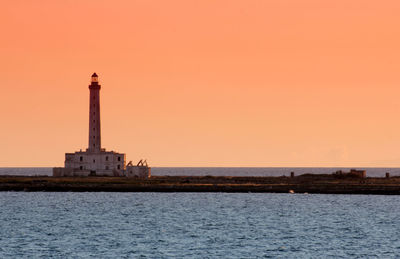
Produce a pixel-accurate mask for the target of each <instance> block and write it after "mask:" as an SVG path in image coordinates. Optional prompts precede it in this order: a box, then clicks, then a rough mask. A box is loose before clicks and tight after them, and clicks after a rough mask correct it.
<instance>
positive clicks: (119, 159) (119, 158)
mask: <svg viewBox="0 0 400 259" xmlns="http://www.w3.org/2000/svg"><path fill="white" fill-rule="evenodd" d="M118 161H121V157H120V156H119V157H118ZM118 169H119V168H118Z"/></svg>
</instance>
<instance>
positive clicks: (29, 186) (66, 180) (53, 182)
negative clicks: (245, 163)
mask: <svg viewBox="0 0 400 259" xmlns="http://www.w3.org/2000/svg"><path fill="white" fill-rule="evenodd" d="M0 191H25V192H37V191H43V192H231V193H234V192H237V193H246V192H257V193H310V194H311V193H321V194H382V195H400V178H399V177H392V178H362V179H360V178H353V177H345V178H338V177H335V176H333V175H300V176H296V177H284V176H282V177H214V176H202V177H196V176H155V177H152V178H150V179H136V178H122V177H37V176H35V177H27V176H0Z"/></svg>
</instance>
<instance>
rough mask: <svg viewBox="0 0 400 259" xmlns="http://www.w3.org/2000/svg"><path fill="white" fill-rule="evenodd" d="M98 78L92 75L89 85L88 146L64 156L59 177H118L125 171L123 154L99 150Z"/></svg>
mask: <svg viewBox="0 0 400 259" xmlns="http://www.w3.org/2000/svg"><path fill="white" fill-rule="evenodd" d="M100 89H101V86H100V84H99V77H98V75H97V74H96V73H94V74H93V75H92V77H91V80H90V85H89V92H90V94H89V146H88V148H87V149H86V151H82V150H81V151H78V152H75V153H66V154H65V169H63V170H61V171H60V172H61V173H59V175H60V174H61V175H64V176H68V175H74V176H87V175H100V176H103V175H104V176H120V175H123V173H124V171H125V169H126V156H125V154H123V153H118V152H114V151H106V150H105V149H104V148H101V128H100Z"/></svg>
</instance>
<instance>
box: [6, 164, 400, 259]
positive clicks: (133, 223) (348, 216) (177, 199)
mask: <svg viewBox="0 0 400 259" xmlns="http://www.w3.org/2000/svg"><path fill="white" fill-rule="evenodd" d="M275 169H276V168H275ZM275 169H268V168H241V169H238V168H234V169H226V168H225V169H223V168H180V169H173V168H154V169H153V174H157V175H159V174H160V175H256V176H262V175H287V174H288V173H289V174H290V172H291V171H294V172H295V173H296V174H297V173H298V174H301V173H312V172H314V171H313V170H314V169H304V170H305V171H301V170H300V168H297V169H295V168H285V169H283V168H281V169H280V170H275ZM332 169H333V171H334V170H336V168H330V169H326V172H327V173H329V172H330V171H332ZM358 169H360V168H358ZM378 171H379V174H378ZM386 171H388V172H390V173H393V174H396V173H399V169H392V170H389V169H387V168H382V172H381V171H380V169H379V170H378V169H376V171H374V170H370V169H367V174H368V175H369V176H370V172H376V174H377V176H383V175H384V173H385V172H386ZM0 172H1V173H2V174H4V173H6V174H16V175H21V174H22V172H25V174H28V172H29V174H30V175H42V174H43V173H44V172H47V174H49V173H51V169H50V168H47V169H43V168H41V169H38V168H36V169H32V168H29V169H27V168H22V169H21V168H19V169H12V170H10V169H9V168H8V169H4V168H2V169H1V170H0ZM272 172H274V173H272ZM316 172H318V173H322V172H321V171H316ZM250 173H251V174H250ZM399 215H400V199H399V198H398V196H386V195H330V194H323V195H322V194H289V193H288V194H274V193H135V192H132V193H112V192H65V193H58V192H57V193H53V192H0V258H399V257H400V234H399V233H400V217H399Z"/></svg>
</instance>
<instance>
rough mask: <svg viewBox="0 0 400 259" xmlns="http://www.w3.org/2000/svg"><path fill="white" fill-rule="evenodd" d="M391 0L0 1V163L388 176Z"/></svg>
mask: <svg viewBox="0 0 400 259" xmlns="http://www.w3.org/2000/svg"><path fill="white" fill-rule="evenodd" d="M399 13H400V1H398V0H393V1H392V0H388V1H384V0H383V1H376V0H375V1H369V0H352V1H349V0H324V1H321V0H291V1H290V0H259V1H256V0H246V1H244V0H242V1H236V0H198V1H197V0H196V1H195V0H168V1H164V0H159V1H156V0H136V1H134V0H125V1H122V0H103V1H101V0H68V1H67V0H63V1H61V0H59V1H55V0H48V1H44V0H39V1H36V0H35V1H34V0H31V1H23V0H3V1H1V8H0V37H1V38H0V39H1V40H0V120H1V121H0V147H1V148H0V167H8V166H16V167H21V166H62V165H63V163H64V157H65V156H64V153H65V152H74V151H78V150H79V149H86V147H87V145H88V115H89V114H88V113H89V111H88V108H89V89H88V85H89V83H90V76H91V74H92V73H93V72H96V73H97V74H98V75H99V81H100V84H101V85H102V90H101V113H102V114H101V115H102V145H103V147H104V148H106V149H107V150H114V151H119V152H123V153H126V154H127V160H128V161H129V160H133V161H134V162H137V161H138V160H139V159H141V158H147V159H148V161H149V163H150V165H151V166H257V167H261V166H266V167H269V166H346V167H347V166H349V167H357V166H358V167H366V166H377V167H380V166H381V167H386V166H387V167H400V73H399V71H400V15H399Z"/></svg>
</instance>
